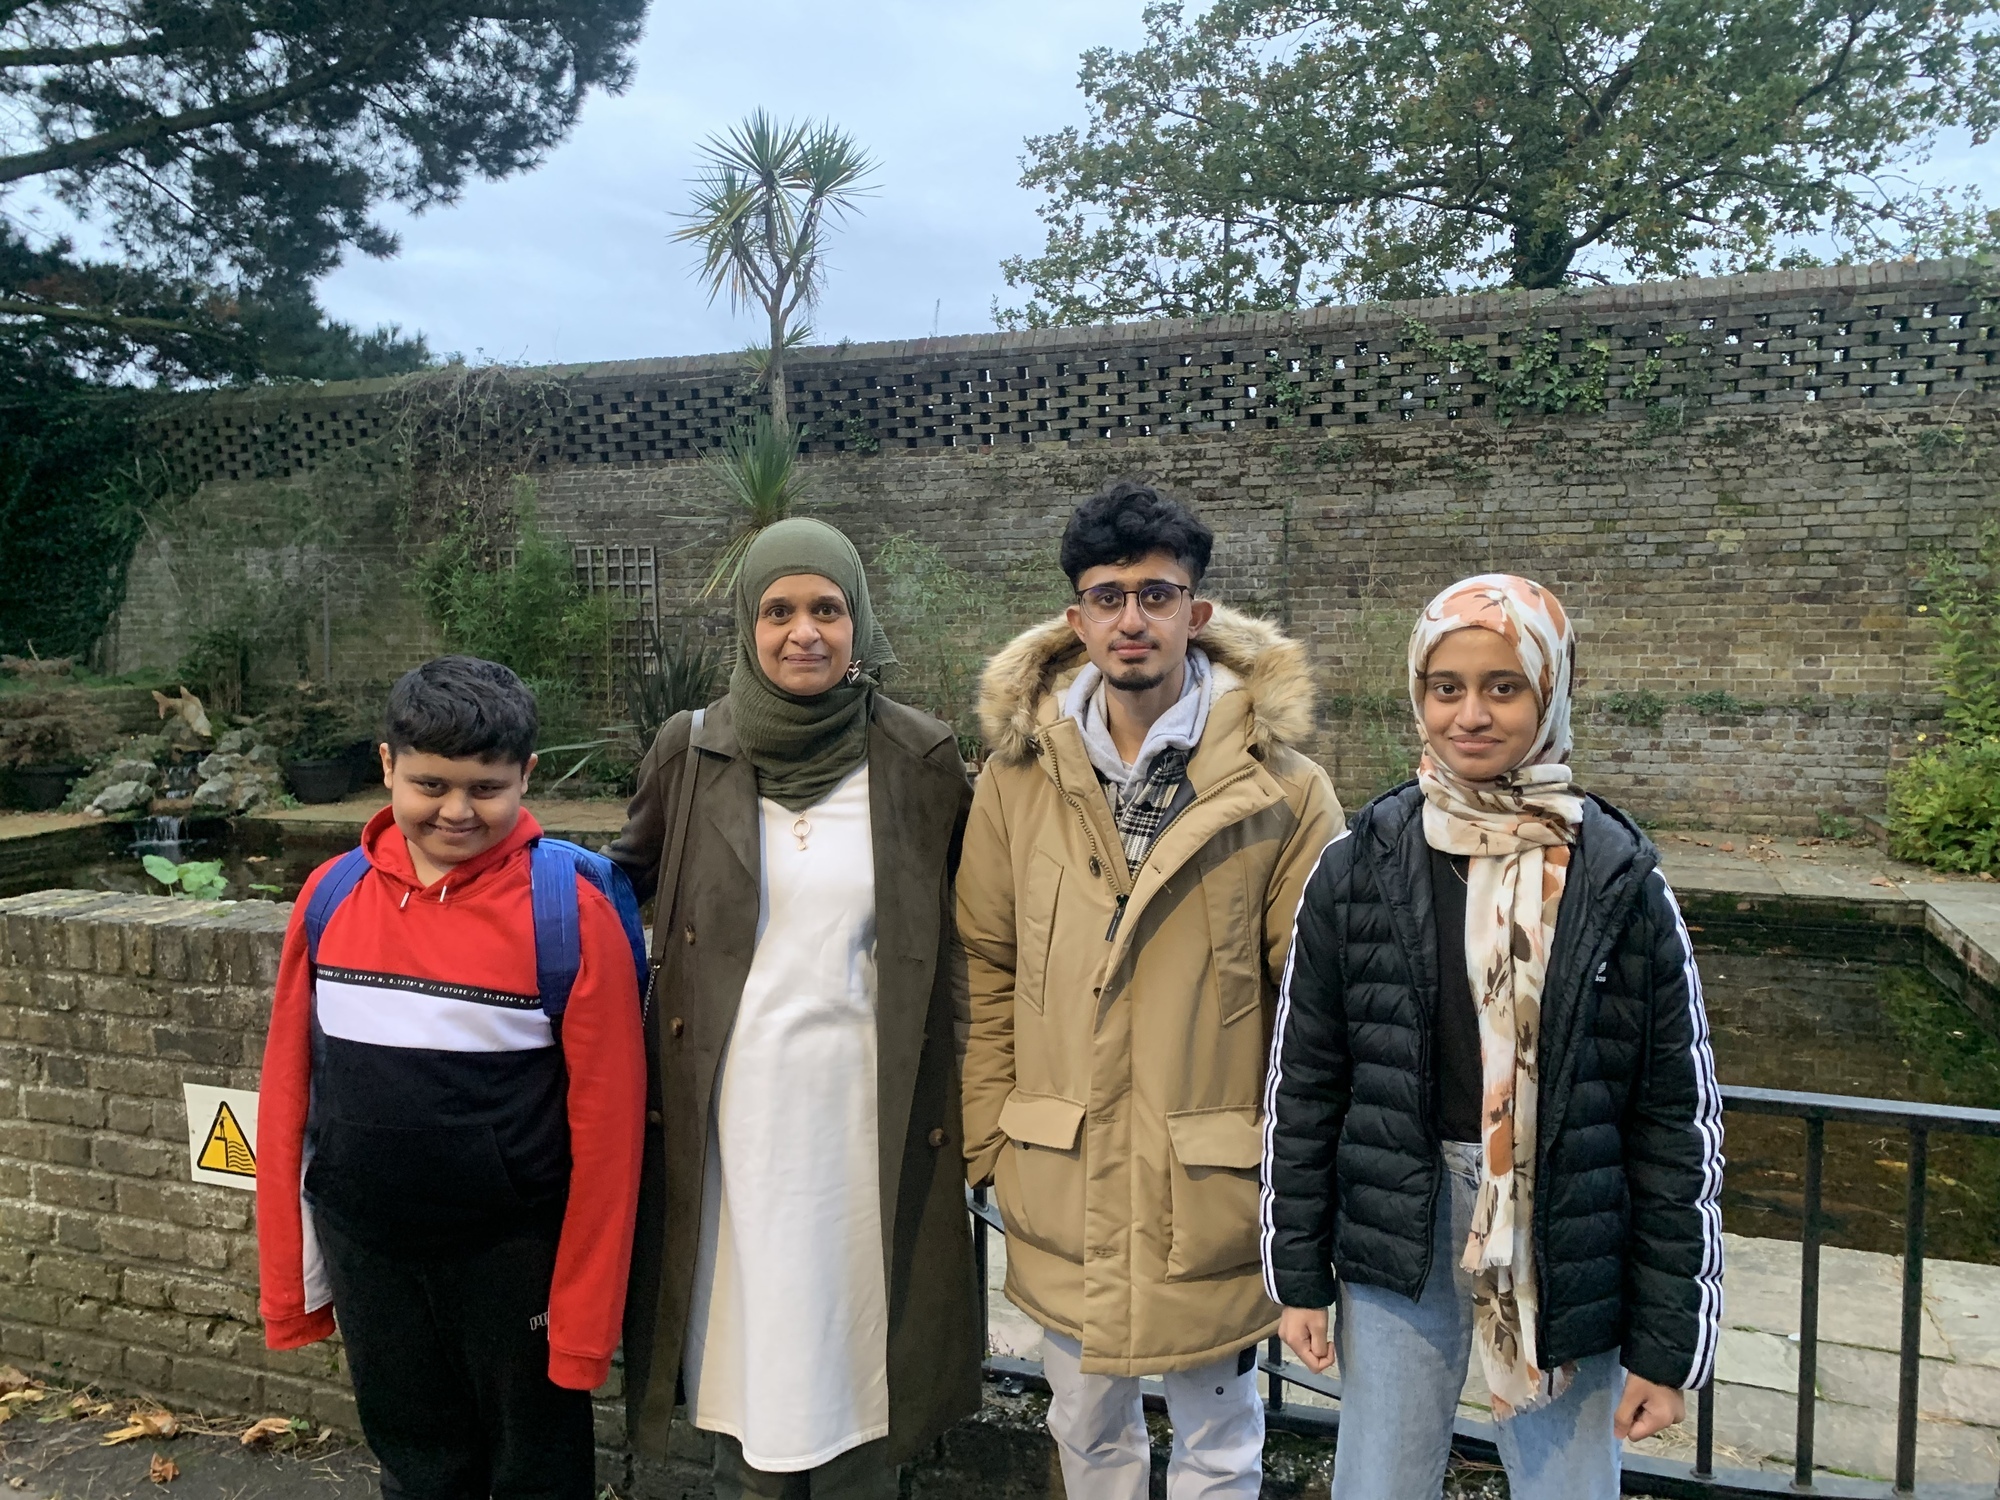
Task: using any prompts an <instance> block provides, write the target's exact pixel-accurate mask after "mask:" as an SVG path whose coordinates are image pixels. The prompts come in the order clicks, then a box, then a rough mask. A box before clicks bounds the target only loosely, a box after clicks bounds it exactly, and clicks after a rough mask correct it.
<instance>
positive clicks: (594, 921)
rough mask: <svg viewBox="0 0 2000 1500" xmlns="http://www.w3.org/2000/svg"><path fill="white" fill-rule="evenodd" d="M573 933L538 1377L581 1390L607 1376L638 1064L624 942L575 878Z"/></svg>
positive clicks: (635, 1133)
mask: <svg viewBox="0 0 2000 1500" xmlns="http://www.w3.org/2000/svg"><path fill="white" fill-rule="evenodd" d="M577 927H578V935H579V945H580V947H581V949H582V961H581V964H580V965H579V967H578V970H577V976H576V985H575V987H574V988H573V989H572V990H571V991H570V997H569V1008H568V1009H567V1010H565V1011H564V1012H563V1022H562V1049H563V1062H564V1064H565V1066H566V1067H567V1069H568V1072H569V1150H570V1161H571V1163H572V1165H571V1167H570V1182H569V1206H568V1209H567V1210H566V1211H565V1212H564V1214H563V1227H562V1240H561V1243H560V1244H559V1245H558V1246H557V1247H556V1272H555V1283H554V1285H553V1286H552V1287H551V1288H550V1291H549V1379H550V1380H552V1381H554V1382H555V1383H556V1384H557V1385H560V1386H566V1387H568V1388H569V1389H571V1390H578V1391H588V1390H595V1389H596V1388H597V1387H598V1386H600V1385H602V1384H604V1382H605V1381H606V1380H607V1379H609V1378H610V1374H611V1352H612V1350H614V1349H616V1348H617V1347H618V1337H619V1331H620V1324H621V1322H622V1321H623V1319H624V1315H625V1277H626V1273H627V1271H628V1270H629V1269H630V1267H631V1263H632V1221H633V1217H634V1215H635V1214H636V1213H637V1212H638V1206H639V1154H640V1150H641V1146H642V1142H643V1137H644V1130H645V1111H646V1055H645V1037H644V1032H643V1028H642V1027H641V1025H640V1019H639V979H638V975H637V974H635V973H634V972H633V969H632V947H631V944H630V943H628V942H627V941H626V939H625V930H624V928H623V927H621V926H620V925H619V922H618V914H617V912H616V911H614V910H613V909H612V906H611V903H610V902H609V901H608V900H606V899H605V897H604V894H603V893H602V892H601V891H599V890H598V889H597V888H596V887H595V886H593V885H591V884H590V883H589V882H588V881H586V880H584V879H583V878H582V877H580V876H579V877H578V879H577Z"/></svg>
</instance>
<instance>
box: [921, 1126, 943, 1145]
mask: <svg viewBox="0 0 2000 1500" xmlns="http://www.w3.org/2000/svg"><path fill="white" fill-rule="evenodd" d="M924 1139H925V1140H927V1141H929V1142H930V1143H931V1145H932V1146H933V1147H936V1146H942V1145H943V1144H944V1127H943V1126H942V1125H938V1126H933V1127H932V1129H931V1133H930V1134H929V1135H927V1136H925V1137H924Z"/></svg>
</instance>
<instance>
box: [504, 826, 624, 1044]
mask: <svg viewBox="0 0 2000 1500" xmlns="http://www.w3.org/2000/svg"><path fill="white" fill-rule="evenodd" d="M528 858H529V863H528V873H529V883H530V886H531V888H532V891H533V900H534V912H535V988H536V990H537V992H538V993H539V994H540V995H541V997H542V1010H543V1012H544V1014H546V1015H547V1016H548V1017H549V1018H550V1019H551V1020H555V1019H558V1018H560V1017H561V1015H562V1013H563V1011H564V1010H566V1009H567V1008H568V1007H569V993H570V991H571V989H573V988H574V987H575V985H576V975H577V970H578V969H579V968H580V967H582V963H583V942H582V935H581V932H580V930H579V926H578V921H579V919H578V916H577V895H576V882H577V877H578V876H582V877H583V878H584V879H585V880H588V881H589V882H590V883H591V884H592V885H594V886H596V887H597V889H598V890H599V891H601V892H602V893H603V894H604V896H605V897H606V899H608V900H609V901H610V902H611V906H612V909H613V910H614V911H616V912H617V913H618V924H619V926H621V927H623V928H624V929H625V941H626V943H627V944H628V945H629V946H630V948H631V950H632V953H631V956H632V968H633V972H634V973H635V974H636V975H637V977H638V981H639V1004H640V1007H641V1008H642V1009H643V1008H644V1006H645V1003H646V977H647V976H646V934H645V929H644V927H643V925H642V924H641V923H640V921H639V902H638V898H637V897H635V896H634V895H633V894H632V883H631V882H630V881H629V880H627V879H626V878H625V872H624V871H623V870H621V869H619V868H618V866H617V865H615V864H613V863H612V862H611V861H610V860H609V859H606V858H605V857H604V856H603V855H602V854H593V853H592V852H591V851H590V850H588V849H585V848H583V847H582V846H581V845H579V844H572V843H570V842H569V841H568V840H566V839H552V838H541V839H537V840H536V841H535V844H534V847H533V848H532V850H531V851H530V852H529V857H528Z"/></svg>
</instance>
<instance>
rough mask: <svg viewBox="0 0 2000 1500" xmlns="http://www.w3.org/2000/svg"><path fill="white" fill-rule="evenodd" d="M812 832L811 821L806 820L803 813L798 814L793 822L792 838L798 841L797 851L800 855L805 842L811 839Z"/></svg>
mask: <svg viewBox="0 0 2000 1500" xmlns="http://www.w3.org/2000/svg"><path fill="white" fill-rule="evenodd" d="M812 831H813V826H812V820H811V819H809V818H807V817H806V815H805V814H804V813H800V814H799V815H798V817H797V818H795V819H794V820H793V822H792V837H793V838H795V839H797V840H798V841H799V850H800V852H801V853H803V852H804V850H805V847H806V840H807V839H809V838H811V837H812Z"/></svg>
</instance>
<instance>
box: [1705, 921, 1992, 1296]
mask: <svg viewBox="0 0 2000 1500" xmlns="http://www.w3.org/2000/svg"><path fill="white" fill-rule="evenodd" d="M1859 910H1860V909H1859V908H1847V909H1846V911H1847V913H1849V914H1850V915H1849V919H1848V920H1841V911H1840V909H1838V908H1832V907H1828V908H1826V909H1825V910H1824V911H1823V913H1822V920H1816V921H1812V920H1808V921H1801V920H1797V919H1796V918H1794V919H1792V920H1788V921H1787V922H1785V923H1784V924H1783V925H1782V926H1773V925H1769V924H1766V923H1763V922H1755V921H1740V920H1732V919H1731V918H1730V917H1728V916H1720V917H1718V916H1717V915H1714V914H1710V913H1704V912H1702V911H1700V910H1699V909H1698V908H1697V909H1696V910H1693V911H1691V913H1690V926H1691V927H1694V928H1696V929H1697V930H1696V931H1695V933H1694V937H1695V942H1696V952H1697V955H1698V957H1699V960H1700V964H1701V972H1702V984H1703V989H1704V991H1705V993H1706V995H1707V999H1708V1015H1709V1025H1710V1028H1711V1030H1712V1031H1713V1033H1714V1038H1715V1062H1716V1072H1717V1074H1718V1075H1719V1077H1720V1078H1721V1080H1722V1082H1724V1083H1736V1084H1748V1085H1753V1086H1755V1087H1759V1088H1775V1089H1799V1090H1805V1091H1809V1092H1813V1093H1824V1094H1862V1095H1867V1096H1870V1097H1873V1098H1878V1099H1903V1100H1917V1101H1922V1102H1925V1103H1932V1104H1957V1105H1969V1106H1973V1107H1977V1108H1985V1109H1995V1108H2000V1038H1996V1035H1995V1032H1994V1030H1993V1029H1992V1028H1991V1026H1990V1025H1989V1024H1988V1023H1987V1022H1986V1021H1984V1020H1982V1019H1981V1016H1980V1014H1977V1013H1975V1010H1974V1009H1973V1008H1971V1007H1970V1006H1969V1005H1968V1003H1967V1001H1966V1000H1962V999H1960V998H1959V995H1960V993H1961V992H1965V991H1967V990H1970V992H1971V999H1972V1001H1973V1002H1974V1004H1977V1005H1979V1006H1980V1007H1981V1009H1982V1010H1983V1011H1984V1014H1985V1015H1986V1016H1989V1017H1990V1016H1991V1015H1992V1014H1993V1013H1994V1012H1993V1010H1992V1008H1991V1003H1990V997H1987V996H1984V995H1983V994H1982V993H1981V992H1980V990H1979V989H1978V987H1977V985H1976V982H1974V981H1972V980H1971V979H1970V978H1969V976H1968V975H1967V974H1966V973H1965V970H1964V969H1963V967H1962V966H1961V965H1960V964H1959V962H1958V960H1957V959H1956V958H1955V957H1953V956H1952V955H1951V954H1950V953H1949V952H1948V951H1947V950H1946V949H1945V948H1944V947H1943V946H1942V945H1941V944H1939V943H1938V942H1937V941H1936V940H1935V939H1933V938H1931V937H1930V936H1929V935H1928V934H1926V933H1925V932H1924V931H1923V930H1922V929H1921V928H1914V927H1911V928H1902V929H1894V928H1885V927H1883V926H1882V925H1881V924H1878V923H1871V922H1868V921H1866V920H1855V919H1853V916H1852V914H1853V913H1856V912H1858V911H1859ZM1725 1150H1726V1151H1727V1153H1728V1157H1729V1166H1728V1171H1727V1174H1726V1177H1725V1180H1724V1186H1723V1198H1722V1206H1723V1224H1724V1226H1725V1227H1726V1228H1727V1229H1729V1230H1731V1231H1733V1232H1735V1233H1738V1234H1753V1235H1765V1236H1771V1237H1774V1238H1782V1239H1797V1238H1798V1237H1799V1233H1800V1223H1801V1219H1802V1205H1803V1201H1804V1190H1805V1127H1804V1125H1803V1124H1802V1123H1800V1122H1798V1121H1793V1120H1784V1119H1779V1118H1775V1117H1771V1116H1763V1115H1746V1114H1735V1113H1732V1114H1730V1115H1729V1116H1728V1120H1727V1140H1726V1146H1725ZM1908 1150H1909V1140H1908V1136H1907V1135H1906V1134H1905V1133H1904V1132H1901V1131H1898V1130H1893V1129H1884V1128H1882V1127H1880V1126H1865V1125H1844V1124H1829V1125H1828V1126H1827V1127H1826V1165H1825V1174H1824V1177H1823V1180H1822V1187H1821V1193H1822V1198H1821V1204H1822V1210H1823V1212H1824V1214H1825V1216H1826V1217H1825V1223H1826V1230H1825V1236H1826V1243H1828V1244H1832V1245H1843V1246H1847V1247H1849V1248H1852V1249H1858V1250H1875V1251H1880V1252H1882V1253H1885V1254H1891V1255H1901V1254H1902V1252H1903V1223H1904V1209H1905V1204H1906V1198H1905V1194H1906V1176H1905V1172H1904V1163H1905V1160H1906V1158H1907V1154H1908ZM1929 1194H1930V1196H1929V1203H1928V1206H1927V1208H1926V1212H1925V1223H1926V1226H1927V1238H1926V1254H1928V1255H1931V1256H1941V1257H1944V1258H1946V1259H1950V1260H1970V1261H1980V1262H1984V1263H1986V1264H1989V1265H1993V1264H2000V1141H1996V1140H1981V1139H1977V1138H1974V1137H1969V1136H1961V1135H1948V1134H1943V1133H1938V1134H1934V1135H1932V1137H1931V1144H1930V1177H1929Z"/></svg>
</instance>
